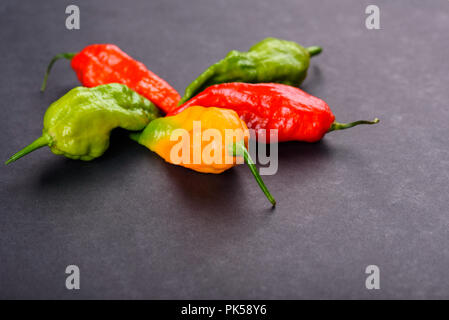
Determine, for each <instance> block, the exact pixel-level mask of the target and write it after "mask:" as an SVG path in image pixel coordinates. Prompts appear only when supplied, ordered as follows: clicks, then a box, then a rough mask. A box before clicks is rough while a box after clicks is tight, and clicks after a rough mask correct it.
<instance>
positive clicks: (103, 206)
mask: <svg viewBox="0 0 449 320" xmlns="http://www.w3.org/2000/svg"><path fill="white" fill-rule="evenodd" d="M76 2H77V3H78V4H79V6H80V9H81V29H80V30H78V31H69V30H66V29H65V18H66V15H65V13H64V11H65V7H66V6H67V5H68V4H70V3H71V1H31V0H30V1H12V0H11V1H5V0H3V1H1V2H0V43H1V45H0V56H1V60H0V70H1V77H0V96H1V98H2V103H1V104H2V116H1V117H0V143H1V148H0V158H1V159H3V160H6V159H7V158H8V156H10V155H11V154H12V153H13V152H15V151H17V150H18V149H19V148H21V147H23V146H24V145H26V144H27V143H29V142H30V141H32V140H33V139H34V138H36V137H37V136H38V135H39V134H40V130H41V126H42V116H43V114H44V111H45V109H46V107H47V106H48V105H49V104H50V103H51V102H52V101H54V100H55V99H57V98H58V97H60V96H61V95H63V94H64V93H65V92H66V91H67V90H69V89H70V88H72V87H74V86H76V85H78V81H77V78H76V77H75V74H74V72H72V70H71V69H70V67H69V64H68V63H67V62H59V63H58V64H57V65H56V66H55V68H54V70H53V74H52V75H51V78H50V81H49V89H48V91H47V92H46V93H45V94H44V95H42V94H40V93H39V85H40V82H41V79H42V75H43V71H44V69H45V66H46V64H47V63H48V61H49V59H50V57H51V56H52V55H53V54H55V53H58V52H61V51H78V50H80V49H81V48H83V47H84V46H85V45H87V44H91V43H95V42H99V43H105V42H112V43H116V44H118V45H119V46H120V47H122V48H123V49H124V50H125V51H126V52H128V53H129V54H130V55H132V56H133V57H135V58H137V59H139V60H141V61H143V62H144V63H145V64H146V65H147V66H148V67H149V68H150V69H151V70H153V71H154V72H156V73H157V74H159V75H160V76H162V77H164V78H165V79H167V80H168V81H170V82H171V83H172V84H173V86H174V87H175V88H177V89H178V90H179V91H180V92H181V91H182V90H183V89H184V87H185V86H186V85H187V84H188V83H189V82H190V81H191V80H192V79H193V78H194V77H196V76H197V75H198V74H199V73H200V72H201V71H203V69H204V68H205V67H206V66H208V65H209V64H211V63H212V62H214V61H216V60H217V59H219V58H221V57H223V56H224V55H225V54H226V52H228V51H229V50H231V49H239V50H246V49H248V48H249V46H250V45H251V44H253V43H255V42H257V41H259V40H261V39H263V38H264V37H267V36H276V37H281V38H285V39H290V40H295V41H297V42H300V43H302V44H304V45H306V46H307V45H321V46H323V48H324V52H323V54H322V55H320V56H319V57H316V58H314V59H313V62H312V66H311V69H310V74H309V77H308V79H307V80H306V81H305V83H304V84H303V88H304V89H305V90H307V91H309V92H310V93H312V94H314V95H316V96H318V97H321V98H323V99H325V100H326V101H327V102H328V103H329V105H330V106H331V108H332V109H333V111H334V113H335V114H336V117H337V119H339V120H341V121H349V120H354V119H359V118H368V119H370V118H373V117H375V116H377V117H379V118H380V119H381V124H379V125H378V126H376V127H374V126H373V127H359V128H354V129H352V130H348V131H345V132H338V133H333V134H329V135H328V136H327V137H326V138H325V139H324V140H323V141H322V142H321V143H317V144H305V143H286V144H283V145H281V146H280V151H279V157H280V159H279V171H278V173H277V174H276V175H274V176H267V177H265V181H266V183H267V184H268V186H269V187H270V189H271V190H272V191H273V193H274V195H275V196H276V198H277V200H278V207H277V208H276V209H275V210H274V211H271V210H270V208H269V206H268V203H267V201H266V200H265V198H264V197H263V195H262V193H261V192H260V190H259V189H258V188H257V186H256V184H255V182H254V181H253V179H252V177H251V176H250V174H249V172H248V170H247V169H246V168H245V167H243V166H240V167H238V168H234V169H232V170H230V171H228V172H226V173H224V174H222V175H205V174H198V173H195V172H193V171H189V170H187V169H184V168H181V167H176V166H172V165H168V164H166V163H164V162H163V161H162V160H161V159H160V158H159V157H157V156H156V155H155V154H153V153H151V152H150V151H148V150H146V149H144V148H143V147H140V146H138V145H137V144H134V143H129V142H128V140H127V139H126V136H125V135H124V134H123V133H115V134H114V135H113V137H112V145H111V148H110V150H109V151H108V152H107V153H106V154H105V155H104V156H103V157H102V158H100V159H98V160H95V161H93V162H80V161H71V160H68V159H65V158H63V157H58V156H55V155H53V154H52V153H51V152H50V151H49V150H48V149H42V150H39V151H36V152H35V153H33V154H32V155H30V156H28V157H26V158H24V159H22V160H20V161H18V162H16V163H14V164H13V165H11V166H8V167H6V166H0V177H1V184H0V204H1V213H0V298H157V299H159V298H193V299H196V298H206V299H207V298H289V299H290V298H367V299H376V298H449V273H448V266H449V249H448V248H449V237H448V235H449V234H448V227H449V210H448V193H449V183H448V178H449V174H448V172H449V171H448V165H449V151H448V147H449V142H448V129H449V111H448V110H449V109H448V100H449V94H448V83H449V82H448V80H449V79H448V57H449V45H448V43H449V41H448V40H449V39H448V34H449V30H448V27H449V13H448V10H449V2H448V1H446V0H435V1H427V2H424V1H405V0H402V1H380V0H376V1H357V0H351V1H338V4H337V3H336V2H335V1H332V0H327V1H298V0H288V1H282V0H281V1H276V2H272V1H270V2H269V1H256V0H252V1H238V0H232V1H210V0H201V1H197V0H190V1H182V0H178V1H174V0H170V1H162V0H161V1H144V0H141V1H128V2H126V3H123V1H118V0H117V1H106V0H104V1H82V2H79V1H76ZM368 4H377V5H379V7H380V9H381V30H367V29H366V28H365V17H366V15H365V13H364V11H365V7H366V6H367V5H368ZM69 264H76V265H78V266H79V267H80V269H81V290H79V291H68V290H67V289H65V285H64V284H65V277H66V275H65V273H64V271H65V267H66V266H67V265H69ZM370 264H375V265H378V266H379V267H380V270H381V289H380V290H378V291H368V290H367V289H365V277H366V275H365V273H364V271H365V267H366V266H367V265H370Z"/></svg>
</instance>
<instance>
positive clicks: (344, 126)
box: [327, 118, 379, 132]
mask: <svg viewBox="0 0 449 320" xmlns="http://www.w3.org/2000/svg"><path fill="white" fill-rule="evenodd" d="M376 123H379V119H377V118H375V119H374V120H373V121H368V120H359V121H354V122H350V123H339V122H335V121H334V122H333V123H332V124H331V127H330V128H329V130H327V132H331V131H337V130H345V129H348V128H352V127H355V126H358V125H359V124H376Z"/></svg>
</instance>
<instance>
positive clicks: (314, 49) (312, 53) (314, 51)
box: [306, 46, 323, 57]
mask: <svg viewBox="0 0 449 320" xmlns="http://www.w3.org/2000/svg"><path fill="white" fill-rule="evenodd" d="M306 50H307V51H308V52H309V54H310V56H311V57H313V56H316V55H317V54H320V53H321V51H323V48H321V47H318V46H311V47H307V48H306Z"/></svg>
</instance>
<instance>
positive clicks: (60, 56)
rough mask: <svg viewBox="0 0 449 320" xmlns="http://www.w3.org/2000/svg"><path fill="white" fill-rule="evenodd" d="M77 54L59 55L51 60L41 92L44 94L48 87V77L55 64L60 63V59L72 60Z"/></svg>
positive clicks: (65, 53)
mask: <svg viewBox="0 0 449 320" xmlns="http://www.w3.org/2000/svg"><path fill="white" fill-rule="evenodd" d="M76 54H77V53H76V52H64V53H59V54H57V55H55V56H54V57H53V59H51V61H50V63H49V64H48V67H47V71H46V72H45V76H44V81H43V82H42V86H41V92H44V90H45V87H46V86H47V78H48V75H49V74H50V70H51V68H52V67H53V65H54V64H55V62H56V61H58V60H59V59H68V60H72V58H73V57H74V56H75V55H76Z"/></svg>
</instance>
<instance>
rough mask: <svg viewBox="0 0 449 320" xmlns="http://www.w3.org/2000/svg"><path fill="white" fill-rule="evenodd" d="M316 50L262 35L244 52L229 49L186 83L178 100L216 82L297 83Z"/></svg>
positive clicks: (303, 76) (183, 100)
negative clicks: (189, 82) (259, 39)
mask: <svg viewBox="0 0 449 320" xmlns="http://www.w3.org/2000/svg"><path fill="white" fill-rule="evenodd" d="M320 52H321V48H320V47H309V48H304V47H302V46H300V45H299V44H297V43H295V42H293V41H287V40H281V39H276V38H267V39H264V40H262V41H260V42H259V43H256V44H255V45H253V46H252V47H251V48H250V49H249V51H248V52H240V51H237V50H232V51H231V52H229V53H228V54H227V56H226V57H225V58H224V59H223V60H220V61H219V62H217V63H215V64H213V65H212V66H210V67H209V68H208V69H206V71H204V72H203V73H202V74H201V75H200V76H199V77H198V78H196V79H195V80H194V81H193V82H192V83H191V84H190V85H189V86H188V87H187V89H186V90H185V94H184V96H183V98H182V99H181V101H180V104H182V103H184V102H186V101H187V100H189V99H190V98H192V97H193V96H194V95H195V94H197V93H198V92H201V91H203V90H204V89H205V88H207V87H209V86H211V85H214V84H219V83H226V82H247V83H260V82H276V83H283V84H288V85H292V86H299V85H300V84H301V83H302V82H303V81H304V79H305V78H306V75H307V69H308V67H309V62H310V57H311V56H313V55H316V54H318V53H320Z"/></svg>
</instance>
